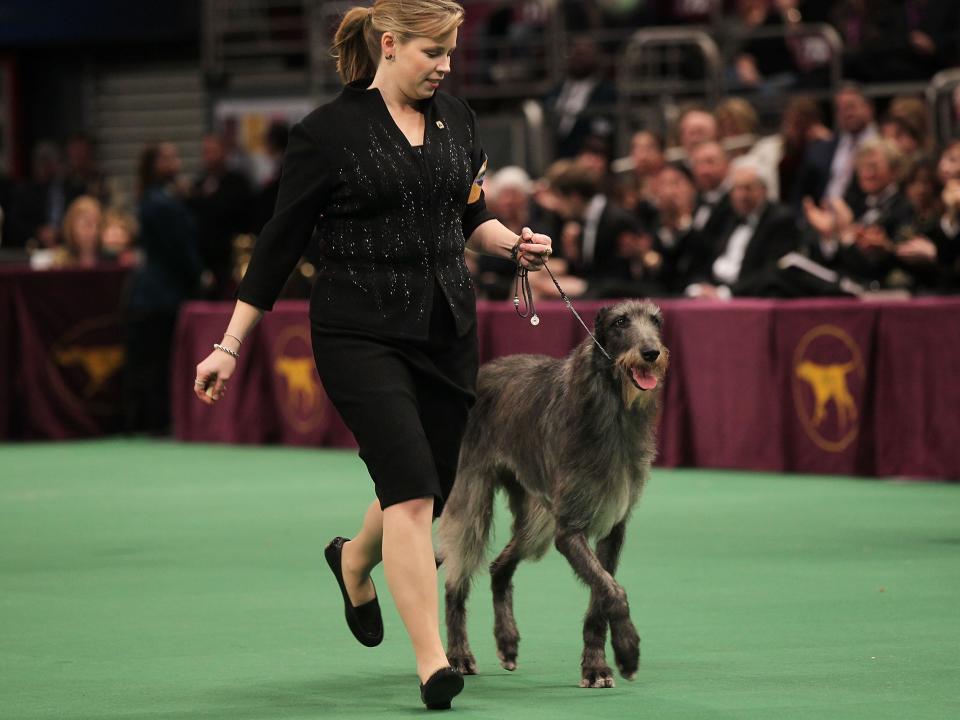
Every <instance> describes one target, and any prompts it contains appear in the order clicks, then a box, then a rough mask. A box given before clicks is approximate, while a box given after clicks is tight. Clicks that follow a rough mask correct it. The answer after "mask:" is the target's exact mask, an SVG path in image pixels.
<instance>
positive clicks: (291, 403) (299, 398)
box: [273, 325, 325, 433]
mask: <svg viewBox="0 0 960 720" xmlns="http://www.w3.org/2000/svg"><path fill="white" fill-rule="evenodd" d="M274 350H275V352H274V357H275V358H276V359H275V360H274V361H273V372H274V373H276V374H277V375H279V376H280V377H281V378H282V384H283V387H285V388H286V396H285V398H284V400H283V402H282V404H281V407H282V408H283V416H284V418H285V419H286V420H287V422H288V423H290V425H291V426H293V428H294V429H295V430H296V431H297V432H300V433H308V432H310V431H311V430H314V429H316V428H317V427H319V426H320V424H321V423H322V422H323V417H324V412H323V411H324V399H325V396H324V392H323V387H322V386H321V385H320V379H319V378H318V377H317V371H316V368H315V367H314V362H313V352H312V350H311V344H310V334H309V332H308V330H307V328H305V327H303V326H302V325H292V326H290V327H288V328H286V329H285V330H284V331H283V332H282V333H280V337H279V338H278V339H277V342H276V344H275V345H274ZM304 353H306V354H304Z"/></svg>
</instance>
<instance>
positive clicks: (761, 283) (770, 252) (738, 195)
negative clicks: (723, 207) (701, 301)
mask: <svg viewBox="0 0 960 720" xmlns="http://www.w3.org/2000/svg"><path fill="white" fill-rule="evenodd" d="M730 205H731V209H732V211H733V212H732V216H731V218H730V220H729V222H728V223H727V226H726V229H725V231H724V233H723V234H722V236H721V237H720V239H719V241H718V242H717V244H716V245H715V254H714V256H713V258H712V260H711V261H710V262H709V263H708V264H705V265H704V266H702V267H701V268H700V281H699V282H695V283H693V284H691V285H690V286H688V287H687V291H686V294H687V295H688V296H690V297H698V298H714V299H716V298H720V299H728V298H730V297H732V296H734V295H754V296H756V295H763V294H765V289H766V288H768V287H769V286H770V285H771V282H772V280H771V276H772V275H773V274H774V273H775V268H776V262H777V260H779V259H780V258H781V257H783V256H784V255H786V254H787V253H788V252H791V251H793V250H795V249H796V248H797V243H798V234H797V226H796V222H795V221H794V216H793V213H792V212H791V211H790V210H789V209H788V208H786V207H784V206H783V205H780V204H778V203H772V202H770V201H769V200H768V189H767V185H766V181H765V179H764V175H763V171H762V169H761V168H760V166H759V165H757V164H756V163H755V162H754V161H752V160H749V159H747V158H739V159H738V160H736V161H734V163H733V165H732V169H731V171H730Z"/></svg>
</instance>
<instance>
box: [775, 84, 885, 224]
mask: <svg viewBox="0 0 960 720" xmlns="http://www.w3.org/2000/svg"><path fill="white" fill-rule="evenodd" d="M834 108H835V111H836V130H837V132H836V134H835V135H834V137H833V138H832V139H830V140H819V141H817V142H814V143H812V144H811V145H810V147H809V148H807V153H806V156H805V157H804V160H803V164H802V166H801V167H800V171H799V173H798V176H797V182H796V185H795V191H794V197H793V205H794V207H795V208H796V209H797V210H799V209H800V207H801V205H802V202H803V200H804V199H805V198H807V197H809V198H811V199H813V201H814V202H817V203H819V202H820V201H822V200H827V201H830V200H833V199H835V198H840V199H844V200H845V201H846V202H847V204H848V205H855V204H856V203H857V202H859V201H860V200H861V199H862V197H863V192H862V190H861V189H860V187H859V185H858V184H857V182H856V178H855V177H854V171H855V167H856V156H857V150H858V149H859V147H860V146H861V145H862V144H863V143H864V142H865V141H867V140H869V139H870V138H874V137H876V136H877V135H878V131H877V126H876V123H875V122H874V108H873V103H871V102H870V100H869V99H868V98H867V97H866V96H865V95H864V94H863V92H862V91H861V90H860V88H859V87H857V86H856V85H852V84H851V85H844V86H843V87H841V88H840V90H838V91H837V94H836V95H835V96H834Z"/></svg>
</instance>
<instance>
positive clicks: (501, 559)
mask: <svg viewBox="0 0 960 720" xmlns="http://www.w3.org/2000/svg"><path fill="white" fill-rule="evenodd" d="M519 563H520V553H519V551H518V542H517V537H516V534H514V537H513V538H512V539H511V540H510V542H509V543H507V546H506V547H505V548H504V549H503V552H501V553H500V554H499V555H498V556H497V559H496V560H494V561H493V562H492V563H491V564H490V585H491V587H492V589H493V636H494V638H496V641H497V657H498V658H500V665H502V666H503V669H504V670H516V669H517V650H518V647H519V645H520V631H519V630H517V623H516V620H515V619H514V617H513V573H514V571H516V569H517V565H518V564H519Z"/></svg>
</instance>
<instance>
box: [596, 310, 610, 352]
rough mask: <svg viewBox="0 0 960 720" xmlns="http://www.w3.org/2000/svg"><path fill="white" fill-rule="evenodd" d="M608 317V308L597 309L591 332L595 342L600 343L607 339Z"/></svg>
mask: <svg viewBox="0 0 960 720" xmlns="http://www.w3.org/2000/svg"><path fill="white" fill-rule="evenodd" d="M609 318H610V308H609V307H602V308H600V310H599V311H597V316H596V317H595V318H594V320H593V334H594V335H595V336H596V338H597V342H599V343H600V344H601V345H603V344H604V343H606V341H607V320H609Z"/></svg>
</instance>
